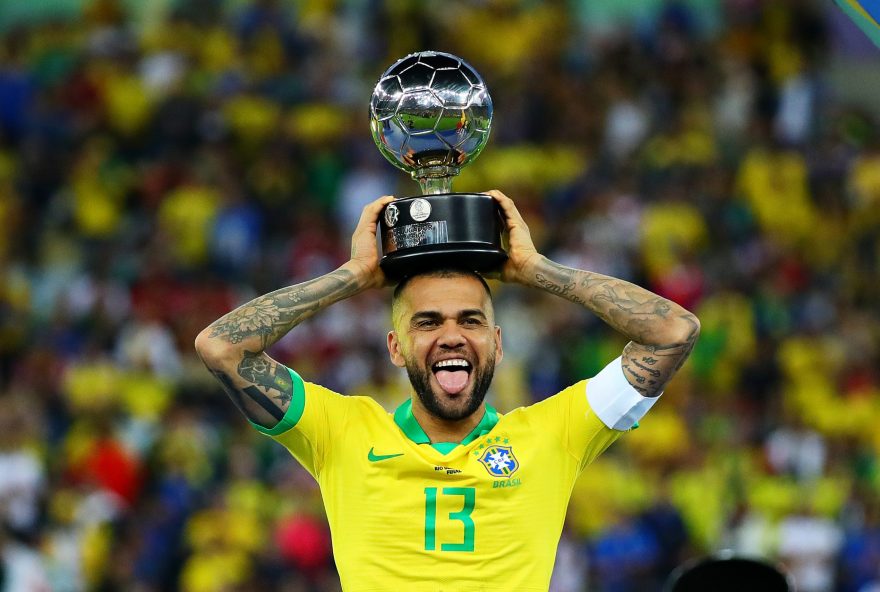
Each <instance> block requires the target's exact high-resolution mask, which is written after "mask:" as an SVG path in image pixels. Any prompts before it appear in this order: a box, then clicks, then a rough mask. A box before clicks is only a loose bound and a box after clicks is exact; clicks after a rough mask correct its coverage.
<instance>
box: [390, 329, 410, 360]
mask: <svg viewBox="0 0 880 592" xmlns="http://www.w3.org/2000/svg"><path fill="white" fill-rule="evenodd" d="M388 355H389V356H390V357H391V363H392V364H394V365H395V366H397V367H398V368H403V367H405V366H406V359H405V358H404V357H403V352H402V351H400V339H398V338H397V331H389V332H388Z"/></svg>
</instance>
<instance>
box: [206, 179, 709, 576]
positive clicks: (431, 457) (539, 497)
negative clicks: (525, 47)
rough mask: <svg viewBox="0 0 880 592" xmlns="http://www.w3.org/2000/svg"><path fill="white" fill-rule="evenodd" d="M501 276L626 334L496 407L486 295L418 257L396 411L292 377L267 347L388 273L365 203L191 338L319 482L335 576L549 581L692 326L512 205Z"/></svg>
mask: <svg viewBox="0 0 880 592" xmlns="http://www.w3.org/2000/svg"><path fill="white" fill-rule="evenodd" d="M489 194H490V195H492V197H493V198H494V199H495V200H496V201H497V202H498V204H499V205H500V206H501V209H502V211H503V213H504V217H505V223H506V226H507V232H508V235H509V240H508V255H509V259H508V261H507V262H506V264H505V265H504V267H503V268H502V269H501V270H500V279H501V280H502V281H505V282H515V283H519V284H522V285H526V286H530V287H533V288H536V289H540V290H544V291H546V292H550V293H552V294H555V295H557V296H560V297H561V298H565V299H567V300H569V301H571V302H573V303H575V304H577V305H581V306H584V307H585V308H587V309H588V310H590V311H591V312H593V313H594V314H596V315H597V316H599V317H600V318H601V319H602V320H604V321H605V322H606V323H608V324H609V325H610V326H611V327H613V328H615V329H616V330H618V331H620V332H621V333H622V334H623V335H624V336H625V337H626V338H628V339H629V340H630V341H629V343H628V344H627V345H626V346H625V347H624V349H623V352H622V354H621V356H620V357H619V358H617V359H615V360H612V361H611V362H609V364H608V365H607V366H606V367H605V369H604V370H602V371H601V372H600V373H599V374H598V375H597V376H595V377H593V378H591V379H589V380H582V381H580V382H578V383H576V384H574V385H572V386H570V387H568V388H566V389H564V390H563V391H562V392H560V393H558V394H556V395H554V396H552V397H550V398H548V399H546V400H544V401H542V402H540V403H537V404H535V405H531V406H529V407H524V408H519V409H516V410H514V411H512V412H510V413H508V414H505V415H502V414H499V413H498V412H496V411H495V410H494V409H493V408H492V407H491V406H489V405H488V404H486V403H485V401H484V398H485V395H486V391H487V390H488V388H489V385H490V383H491V382H492V375H493V373H494V370H495V364H497V363H499V362H501V360H502V357H503V349H502V340H501V329H500V328H499V327H498V326H496V325H495V315H494V310H493V307H492V299H491V294H490V292H489V288H488V286H487V285H486V282H485V281H484V280H483V278H482V277H481V276H480V275H478V274H476V273H474V272H472V271H468V270H464V269H443V270H431V271H426V272H425V273H423V274H419V275H416V276H413V277H409V278H406V279H404V280H403V281H402V282H401V283H400V284H399V285H398V286H397V288H396V289H395V291H394V296H393V303H392V320H393V330H392V331H391V332H390V333H389V334H388V351H389V354H390V357H391V362H392V363H393V364H395V365H396V366H398V367H401V368H406V371H407V373H408V375H409V378H410V382H411V383H412V387H413V395H412V397H411V398H410V399H409V400H407V401H406V402H405V403H404V404H403V405H401V406H400V407H399V408H398V409H397V410H396V411H395V412H394V413H393V414H389V413H387V412H385V410H384V409H382V408H381V407H380V406H379V405H378V404H377V403H376V402H375V401H373V400H372V399H369V398H366V397H346V396H342V395H339V394H337V393H333V392H331V391H329V390H327V389H325V388H323V387H321V386H319V385H316V384H313V383H310V382H307V381H305V380H303V379H302V378H301V377H300V376H299V375H298V374H297V373H296V372H294V371H293V370H291V369H288V368H286V367H285V366H284V365H282V364H280V363H278V362H276V361H274V360H272V359H271V358H270V357H269V356H267V355H266V353H265V350H266V348H268V347H269V346H270V345H272V344H273V343H275V342H276V341H277V340H278V339H280V338H281V337H282V336H283V335H284V334H286V333H287V332H288V331H290V330H291V329H292V328H293V327H295V326H296V325H297V324H299V323H300V322H302V321H303V320H304V319H306V318H308V317H310V316H311V315H313V314H314V313H316V312H318V311H320V310H323V309H324V308H327V307H328V306H330V305H331V304H333V303H334V302H338V301H339V300H342V299H345V298H349V297H351V296H354V295H355V294H358V293H360V292H361V291H364V290H366V289H370V288H378V287H381V286H384V285H386V283H387V280H386V278H385V276H384V275H383V274H382V271H381V269H380V268H379V254H378V251H377V248H376V232H377V221H378V217H379V214H380V212H381V211H382V208H383V207H384V206H385V205H386V204H387V203H389V202H390V201H391V199H392V198H391V197H383V198H380V199H378V200H376V201H375V202H373V203H371V204H369V205H368V206H367V207H366V208H365V209H364V212H363V215H362V216H361V220H360V223H359V224H358V227H357V228H356V229H355V232H354V235H353V236H352V255H351V259H350V260H349V261H348V262H347V263H346V264H344V265H343V266H342V267H340V268H339V269H337V270H336V271H334V272H332V273H330V274H327V275H325V276H322V277H320V278H317V279H314V280H311V281H308V282H304V283H302V284H298V285H296V286H291V287H289V288H282V289H281V290H277V291H275V292H272V293H270V294H266V295H264V296H261V297H259V298H257V299H255V300H253V301H252V302H249V303H247V304H245V305H243V306H241V307H239V308H238V309H236V310H234V311H232V312H231V313H229V314H227V315H226V316H224V317H222V318H221V319H219V320H218V321H216V322H215V323H213V324H211V325H210V326H209V327H208V328H206V329H205V330H204V331H202V333H200V334H199V336H198V338H197V339H196V349H197V351H198V352H199V355H200V356H201V358H202V360H203V361H204V362H205V364H206V365H207V366H208V368H209V369H210V370H211V372H212V373H213V374H214V375H215V376H216V377H217V379H218V380H219V381H220V382H221V384H222V385H223V386H224V389H225V390H226V391H227V393H228V394H229V395H230V397H231V398H232V400H233V402H234V403H235V404H236V405H237V406H238V408H239V409H240V410H241V411H242V412H243V413H244V414H245V416H246V417H247V418H248V419H249V420H250V421H251V423H252V424H253V425H254V426H255V427H256V428H257V429H258V430H260V431H261V432H263V433H265V434H267V435H268V436H271V437H272V438H274V439H275V440H277V441H278V442H279V443H281V444H282V445H284V446H285V447H286V448H287V449H288V450H290V452H291V454H293V456H294V457H295V458H296V459H297V460H298V461H299V462H300V463H302V465H303V466H304V467H305V468H306V469H307V470H308V471H309V472H310V473H311V474H312V475H313V476H314V477H315V479H316V480H317V481H318V483H319V484H320V487H321V492H322V496H323V499H324V504H325V507H326V510H327V518H328V520H329V523H330V529H331V533H332V537H333V551H334V556H335V559H336V564H337V567H338V569H339V574H340V578H341V580H342V586H343V589H344V590H346V591H349V592H350V591H378V590H395V589H396V590H406V591H411V590H415V591H431V592H434V591H441V590H442V591H446V592H454V591H459V590H460V591H465V590H467V591H470V590H484V591H491V590H499V591H500V590H504V591H506V592H509V591H511V590H516V591H530V590H547V588H548V586H549V581H550V574H551V571H552V569H553V561H554V557H555V554H556V546H557V543H558V541H559V536H560V533H561V531H562V525H563V521H564V518H565V510H566V508H567V506H568V500H569V496H570V494H571V489H572V487H573V485H574V482H575V480H576V479H577V477H578V475H579V474H580V473H581V472H582V471H583V470H584V469H585V468H586V467H587V465H589V463H590V462H591V461H592V460H593V459H594V458H595V457H596V456H598V455H599V454H600V453H601V452H602V451H604V450H605V449H606V448H607V447H608V446H609V445H610V444H611V443H612V442H614V440H616V439H617V438H618V437H619V435H620V434H621V433H623V432H625V431H627V430H629V429H630V428H632V427H633V426H634V425H635V423H636V422H637V421H638V420H639V419H641V417H642V416H643V415H644V414H645V413H646V412H647V411H648V409H650V408H651V406H652V405H653V404H654V402H655V401H656V400H657V398H658V397H659V395H660V394H661V392H662V390H663V388H664V387H665V385H666V383H667V382H668V381H669V380H670V378H671V377H672V376H673V375H674V374H675V372H676V371H677V370H678V369H679V368H680V367H681V365H682V364H683V363H684V361H685V359H686V358H687V356H688V354H689V353H690V351H691V348H692V347H693V345H694V342H695V341H696V339H697V336H698V335H699V322H698V321H697V319H696V317H694V315H692V314H691V313H689V312H688V311H686V310H684V309H683V308H681V307H680V306H678V305H677V304H675V303H673V302H670V301H668V300H666V299H664V298H661V297H659V296H657V295H656V294H653V293H651V292H649V291H647V290H644V289H642V288H640V287H638V286H636V285H633V284H631V283H628V282H625V281H623V280H619V279H615V278H612V277H608V276H604V275H600V274H595V273H591V272H588V271H581V270H576V269H571V268H567V267H563V266H561V265H559V264H556V263H554V262H552V261H550V260H548V259H547V258H546V257H544V256H542V255H540V254H539V253H538V252H537V251H536V249H535V247H534V244H533V243H532V240H531V236H530V234H529V231H528V227H527V226H526V224H525V222H524V221H523V219H522V217H521V216H520V214H519V212H518V211H517V210H516V207H515V206H514V204H513V202H512V201H511V200H510V199H509V198H508V197H506V196H505V195H503V194H502V193H500V192H498V191H490V192H489Z"/></svg>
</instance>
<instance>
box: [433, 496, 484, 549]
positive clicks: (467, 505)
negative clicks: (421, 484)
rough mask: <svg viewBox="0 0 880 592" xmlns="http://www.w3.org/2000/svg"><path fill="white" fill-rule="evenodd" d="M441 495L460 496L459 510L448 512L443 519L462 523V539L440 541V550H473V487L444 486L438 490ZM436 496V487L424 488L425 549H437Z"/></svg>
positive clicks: (474, 500)
mask: <svg viewBox="0 0 880 592" xmlns="http://www.w3.org/2000/svg"><path fill="white" fill-rule="evenodd" d="M439 492H440V495H441V496H443V497H460V498H462V505H461V510H458V511H455V512H449V514H448V515H447V516H442V515H441V519H443V520H457V521H459V522H461V523H462V524H463V525H464V539H463V540H462V541H461V542H441V543H440V550H441V551H473V550H474V521H473V519H472V518H471V513H473V511H474V504H475V503H476V497H477V496H476V490H475V489H474V488H473V487H444V488H442V489H440V490H439ZM437 496H438V488H436V487H426V488H425V551H436V550H437Z"/></svg>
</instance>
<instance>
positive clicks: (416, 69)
mask: <svg viewBox="0 0 880 592" xmlns="http://www.w3.org/2000/svg"><path fill="white" fill-rule="evenodd" d="M491 124H492V99H491V97H490V96H489V91H488V89H487V88H486V85H485V84H484V83H483V80H482V79H481V78H480V75H479V74H477V72H476V71H475V70H474V69H473V68H472V67H471V66H470V65H469V64H468V63H467V62H465V61H464V60H462V59H461V58H458V57H456V56H454V55H451V54H448V53H441V52H434V51H423V52H419V53H414V54H410V55H408V56H406V57H405V58H403V59H401V60H398V61H397V62H396V63H395V64H393V65H392V66H391V67H390V68H388V70H386V71H385V73H384V74H382V76H381V77H380V78H379V81H378V82H377V83H376V87H375V89H374V90H373V96H372V99H371V100H370V129H371V131H372V134H373V139H374V140H375V142H376V146H378V147H379V151H380V152H381V153H382V155H383V156H385V158H387V159H388V160H389V161H390V162H391V164H393V165H394V166H396V167H397V168H399V169H402V170H404V171H406V172H408V173H409V174H410V175H411V176H412V178H413V179H415V180H416V181H418V183H419V186H420V187H421V190H422V192H423V193H424V195H420V196H414V197H404V198H400V199H396V200H394V201H393V202H392V203H390V204H388V205H387V206H386V207H385V210H384V212H383V215H382V216H381V218H380V236H381V238H382V249H383V257H382V260H381V262H380V265H381V266H382V269H383V270H384V272H385V273H386V274H387V275H389V276H390V277H393V278H400V277H403V276H405V275H408V274H410V273H413V272H415V271H419V270H424V269H426V268H430V267H442V266H457V267H462V266H464V267H468V268H470V269H473V270H476V271H489V270H492V269H495V268H497V267H499V266H500V265H501V264H502V263H503V262H504V260H505V259H506V258H507V254H506V253H505V252H504V250H503V249H502V248H501V231H502V229H503V226H504V225H503V222H502V219H501V215H500V212H499V209H498V207H497V205H496V204H495V202H494V200H493V199H492V198H491V197H490V196H488V195H485V194H482V193H451V192H450V189H451V185H452V179H453V177H455V176H456V175H458V173H459V172H460V170H461V167H463V166H466V165H467V164H468V163H470V162H472V161H473V160H474V159H475V158H476V157H477V156H478V155H479V154H480V152H481V151H482V150H483V147H484V146H485V145H486V142H487V141H488V139H489V129H490V127H491Z"/></svg>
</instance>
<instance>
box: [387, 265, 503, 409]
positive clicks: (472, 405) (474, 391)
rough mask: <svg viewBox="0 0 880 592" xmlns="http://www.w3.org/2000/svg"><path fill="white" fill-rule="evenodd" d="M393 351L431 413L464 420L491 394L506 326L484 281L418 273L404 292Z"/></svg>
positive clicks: (391, 345)
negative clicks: (500, 325)
mask: <svg viewBox="0 0 880 592" xmlns="http://www.w3.org/2000/svg"><path fill="white" fill-rule="evenodd" d="M394 329H395V330H394V331H391V332H390V333H389V334H388V351H389V352H390V354H391V361H392V362H393V363H394V365H395V366H398V367H400V368H404V367H405V368H406V371H407V373H408V374H409V379H410V382H411V383H412V385H413V388H414V389H415V391H416V394H417V395H418V397H419V400H420V401H421V403H422V405H423V406H424V407H425V409H427V410H428V411H429V412H430V413H431V414H432V415H434V416H436V417H439V418H441V419H445V420H459V419H464V418H466V417H469V416H470V415H472V414H473V413H474V412H475V411H476V410H477V409H479V408H480V404H481V403H482V402H483V398H484V397H485V396H486V391H487V390H488V388H489V384H490V383H491V382H492V375H493V373H494V371H495V363H496V362H500V361H501V357H502V355H503V352H502V350H501V329H500V328H498V327H496V326H495V318H494V312H493V310H492V302H491V300H490V299H489V295H488V294H487V293H486V290H485V289H484V288H483V285H482V284H481V283H480V282H479V281H478V280H477V279H475V278H472V277H468V276H456V277H451V278H443V277H417V278H414V279H413V280H411V281H410V283H409V284H408V285H407V286H406V288H405V289H404V292H403V294H401V296H400V302H399V304H398V307H397V309H396V312H395V318H394Z"/></svg>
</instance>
